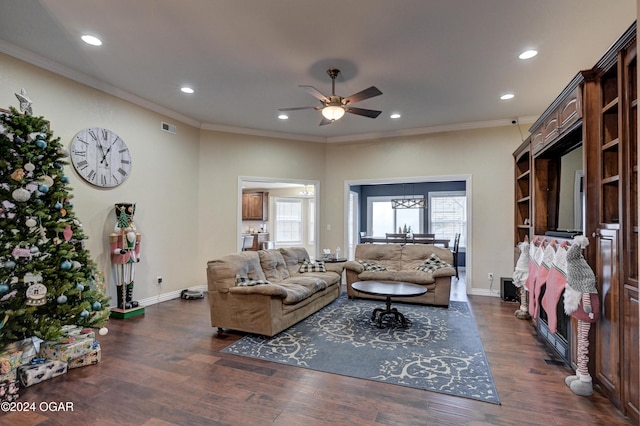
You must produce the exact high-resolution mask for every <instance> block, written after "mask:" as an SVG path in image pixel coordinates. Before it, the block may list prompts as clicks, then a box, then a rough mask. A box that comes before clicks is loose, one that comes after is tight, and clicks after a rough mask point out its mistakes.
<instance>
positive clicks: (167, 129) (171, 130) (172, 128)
mask: <svg viewBox="0 0 640 426" xmlns="http://www.w3.org/2000/svg"><path fill="white" fill-rule="evenodd" d="M160 125H161V127H162V130H164V131H165V132H168V133H171V134H172V135H175V134H176V126H174V125H173V124H169V123H165V122H164V121H162V122H161V123H160Z"/></svg>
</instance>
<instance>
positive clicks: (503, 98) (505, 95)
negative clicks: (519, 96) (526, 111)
mask: <svg viewBox="0 0 640 426" xmlns="http://www.w3.org/2000/svg"><path fill="white" fill-rule="evenodd" d="M514 96H515V95H514V94H513V93H505V94H504V95H502V96H500V99H502V100H503V101H506V100H507V99H513V97H514Z"/></svg>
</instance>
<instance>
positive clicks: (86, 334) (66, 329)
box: [62, 325, 96, 339]
mask: <svg viewBox="0 0 640 426" xmlns="http://www.w3.org/2000/svg"><path fill="white" fill-rule="evenodd" d="M62 334H63V336H65V337H69V336H72V337H74V338H76V339H89V338H91V339H95V337H96V333H95V331H94V330H93V329H92V328H82V327H80V326H78V325H65V326H62Z"/></svg>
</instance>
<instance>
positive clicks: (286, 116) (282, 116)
mask: <svg viewBox="0 0 640 426" xmlns="http://www.w3.org/2000/svg"><path fill="white" fill-rule="evenodd" d="M278 118H279V119H280V120H288V119H289V116H288V115H287V114H280V115H279V116H278Z"/></svg>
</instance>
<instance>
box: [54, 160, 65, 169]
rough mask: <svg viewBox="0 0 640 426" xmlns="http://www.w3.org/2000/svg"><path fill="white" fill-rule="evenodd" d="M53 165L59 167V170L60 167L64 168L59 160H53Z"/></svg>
mask: <svg viewBox="0 0 640 426" xmlns="http://www.w3.org/2000/svg"><path fill="white" fill-rule="evenodd" d="M53 167H55V168H56V169H60V170H62V169H63V168H64V164H62V163H61V162H59V161H54V163H53Z"/></svg>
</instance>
